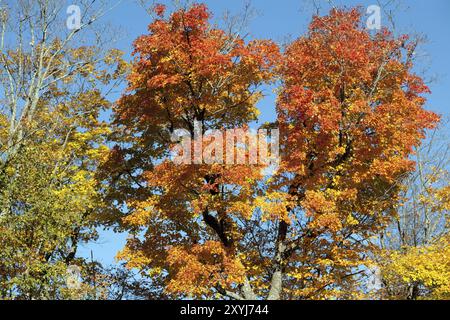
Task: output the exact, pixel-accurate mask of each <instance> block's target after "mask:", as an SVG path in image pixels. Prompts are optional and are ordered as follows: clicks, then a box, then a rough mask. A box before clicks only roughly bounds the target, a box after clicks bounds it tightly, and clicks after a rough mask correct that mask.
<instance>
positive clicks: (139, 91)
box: [0, 1, 450, 300]
mask: <svg viewBox="0 0 450 320" xmlns="http://www.w3.org/2000/svg"><path fill="white" fill-rule="evenodd" d="M30 3H32V1H31V2H30ZM55 3H56V2H55ZM55 3H54V2H52V1H44V2H42V1H39V2H37V3H36V5H34V6H33V5H28V2H26V1H24V2H22V1H21V2H18V4H17V6H16V7H13V6H12V7H13V8H15V10H16V15H17V16H20V17H22V16H23V19H22V20H21V21H19V22H18V24H17V26H15V24H14V23H12V22H14V20H11V18H10V17H12V16H13V15H8V14H6V13H8V12H9V11H8V10H10V9H9V8H8V10H7V9H3V7H1V8H0V28H1V30H0V31H1V32H0V38H1V39H0V40H2V41H0V89H1V90H2V93H1V94H0V98H1V99H0V103H1V105H0V204H1V205H0V243H1V244H2V247H1V248H0V299H66V298H77V299H124V298H144V299H158V298H159V299H195V298H196V299H233V300H234V299H235V300H263V299H268V300H278V299H293V300H306V299H353V298H383V299H384V298H386V299H427V298H438V299H448V298H449V297H450V269H449V265H450V261H449V257H450V252H449V249H448V248H449V243H450V242H449V239H450V238H449V232H448V230H449V222H450V221H449V220H448V211H449V210H450V196H449V194H450V188H449V183H448V180H449V176H450V174H449V171H448V169H447V167H448V165H449V164H450V163H449V162H446V161H445V159H447V158H448V155H445V156H443V157H442V159H437V158H436V159H434V161H425V160H424V159H423V158H422V152H423V151H422V149H421V148H422V147H423V141H427V140H426V139H427V137H429V136H428V132H430V130H435V129H436V127H437V125H438V123H439V122H440V117H439V116H438V115H437V114H435V113H434V112H432V111H429V110H428V109H427V108H426V97H427V95H428V94H430V93H431V91H430V89H429V88H428V87H427V85H426V84H425V82H424V80H423V79H422V77H421V76H419V75H418V74H416V73H415V70H416V69H415V67H416V63H415V52H416V50H417V46H418V41H417V39H413V38H410V37H408V36H407V35H402V36H397V35H395V34H394V33H393V32H391V31H389V30H388V29H387V28H383V29H381V30H378V31H370V30H368V29H367V28H366V26H365V23H364V18H363V13H362V11H361V10H360V9H359V8H354V9H352V8H350V9H339V8H333V9H332V10H331V11H330V12H329V14H328V15H325V16H319V15H315V16H313V17H312V21H311V23H310V24H309V27H308V29H307V31H306V32H305V33H304V34H303V35H302V36H300V37H298V38H296V39H294V40H292V41H290V42H288V43H287V44H285V46H283V47H281V46H279V45H278V44H276V43H275V42H274V41H272V40H265V39H249V37H248V36H244V34H245V33H243V32H241V30H238V29H236V25H234V24H233V22H234V23H236V21H237V20H236V19H231V20H229V21H228V22H230V24H229V25H228V24H226V23H224V22H221V23H213V22H212V21H214V20H213V18H214V17H213V15H212V13H211V12H210V10H209V9H208V8H207V6H206V5H204V4H195V3H194V4H191V5H186V6H184V7H182V6H176V8H175V9H174V10H173V11H171V12H169V10H168V8H166V6H164V5H160V4H158V5H155V6H154V7H153V11H152V12H151V13H150V15H151V16H152V20H151V22H150V24H149V26H148V30H147V32H146V33H145V34H143V35H141V36H140V37H138V38H137V39H136V40H135V41H134V43H133V45H132V48H133V51H132V55H133V58H132V61H131V62H129V63H128V62H125V61H124V60H123V58H122V52H120V51H119V50H116V49H110V48H108V49H106V48H103V47H102V45H101V44H100V42H99V43H98V44H97V45H93V46H87V45H83V44H81V43H83V42H82V41H81V40H80V42H77V41H78V40H75V39H77V36H78V35H80V34H82V33H83V32H84V30H85V28H88V27H90V26H91V25H92V24H94V22H95V21H96V20H97V18H98V16H97V13H99V12H101V11H98V12H97V11H95V10H94V11H95V12H94V13H93V16H92V17H91V20H89V17H88V16H89V15H88V14H87V13H86V15H85V16H84V18H83V19H84V20H83V21H84V22H83V23H84V24H83V25H82V26H80V29H77V30H71V31H70V30H69V32H68V33H67V34H64V33H63V32H55V33H49V32H50V29H51V28H50V27H48V26H51V25H52V24H53V23H54V22H55V21H57V18H58V17H59V16H58V14H59V13H58V12H62V11H58V10H56V9H55V8H56V5H55ZM51 4H52V5H55V6H54V7H52V6H51ZM97 5H98V4H94V3H92V6H91V7H89V8H88V9H91V10H92V9H95V8H97V7H96V6H97ZM5 8H6V7H5ZM29 10H31V11H29ZM7 11H8V12H7ZM11 12H12V11H11ZM29 12H33V14H31V13H29ZM24 13H26V14H24ZM43 26H45V27H43ZM16 27H17V28H16ZM10 28H11V29H10ZM41 29H42V30H41ZM11 30H12V31H11ZM18 30H19V31H21V32H19V33H18V32H17V31H18ZM25 31H26V32H27V33H26V32H25ZM59 31H60V30H59ZM14 32H16V33H17V34H20V35H21V34H22V33H24V34H25V33H26V34H27V35H26V36H23V37H22V36H18V37H16V38H14V37H15V36H13V35H15V34H16V33H14ZM5 34H7V35H8V37H11V39H9V38H8V41H6V42H5V41H3V36H4V35H5ZM93 35H95V37H96V39H97V41H100V39H101V38H102V36H104V35H103V34H102V33H101V32H100V33H99V32H96V33H94V34H93ZM93 35H90V36H88V37H87V39H88V41H90V40H91V39H92V36H93ZM14 41H15V42H14ZM10 43H12V46H11V48H9V47H8V46H9V44H10ZM14 46H15V47H14ZM121 81H124V83H125V88H121V93H120V96H119V98H118V99H117V96H116V97H114V99H112V98H111V97H112V92H113V90H114V89H117V88H118V87H119V86H120V84H121ZM269 88H274V92H273V93H274V94H275V95H276V102H275V105H273V106H272V107H273V110H274V111H275V117H273V122H271V123H269V122H267V123H263V124H260V123H259V122H258V121H259V120H260V119H259V118H260V117H259V116H260V110H259V108H258V106H260V104H259V102H260V101H262V99H263V97H264V94H263V93H267V91H268V90H269ZM122 89H124V90H122ZM112 100H114V101H112ZM105 111H106V112H105ZM107 114H108V115H109V114H110V115H111V119H110V121H108V120H106V116H107ZM258 126H259V127H258ZM250 128H252V129H254V128H256V129H260V130H266V131H267V130H269V129H272V130H279V131H277V132H279V136H277V137H278V138H277V139H273V137H268V136H264V137H263V141H264V142H268V143H267V144H266V147H267V148H268V149H270V150H269V151H270V152H268V154H267V158H270V160H269V159H261V158H262V157H263V156H264V150H263V149H264V148H263V146H262V145H261V144H257V146H256V148H255V149H252V147H255V145H256V144H255V145H252V146H251V144H252V143H253V142H254V140H252V139H253V138H254V136H252V133H249V132H250ZM227 130H228V131H227ZM226 131H227V132H232V133H234V134H235V135H236V136H235V137H233V138H232V141H231V142H232V145H231V147H230V146H229V145H224V144H223V141H222V142H220V143H219V140H220V139H221V138H223V139H226V138H227V137H228V136H227V134H226V133H225V132H226ZM180 132H183V133H184V136H181V135H180ZM240 135H242V136H240ZM243 136H244V137H243ZM186 137H187V138H190V139H188V140H187V141H188V142H187V143H186V144H185V145H184V146H185V147H186V146H187V147H186V148H187V149H188V150H189V152H188V157H192V159H188V160H192V161H183V162H181V163H180V162H176V161H174V158H176V156H179V155H180V153H181V151H182V150H180V148H178V147H179V146H180V142H181V143H184V142H185V141H186V140H183V139H184V138H186ZM270 138H272V139H270ZM266 140H267V141H266ZM252 141H253V142H252ZM259 142H261V140H260V141H259ZM226 143H229V141H228V140H227V141H226ZM277 148H278V152H276V151H277ZM431 149H432V148H431V147H430V148H428V149H427V151H425V153H428V154H430V152H431V151H430V150H431ZM438 149H439V148H438ZM449 150H450V149H449ZM184 151H186V149H185V150H184ZM198 152H200V155H201V156H203V159H198V158H196V156H194V154H197V153H198ZM449 152H450V151H449ZM207 153H209V156H214V157H213V158H214V160H215V161H209V160H211V158H208V157H206V156H205V154H207ZM278 154H279V157H277V155H278ZM231 155H232V156H231ZM241 156H242V158H240V157H241ZM252 156H257V157H256V158H258V159H259V161H257V162H255V163H253V162H251V161H250V159H251V158H252ZM229 158H230V159H232V160H233V161H224V160H225V159H227V160H228V159H229ZM274 158H276V159H274ZM238 159H241V160H242V159H243V160H244V161H239V160H238ZM234 160H236V161H234ZM261 160H262V161H261ZM265 160H266V161H265ZM267 160H269V161H267ZM273 160H277V161H273ZM99 227H102V228H110V229H113V230H114V231H120V232H124V233H127V235H128V237H127V240H126V244H125V246H124V247H123V248H122V249H121V250H120V251H119V252H118V253H117V256H116V258H117V261H118V262H119V263H120V264H121V265H122V264H123V266H124V267H123V268H121V267H120V266H119V267H117V268H108V267H104V266H102V265H101V264H100V263H99V262H98V261H95V260H94V257H93V254H92V253H91V258H90V259H87V258H86V257H81V256H79V248H80V247H81V246H82V245H83V244H86V243H89V242H91V241H93V240H96V239H97V238H98V231H99ZM74 267H76V268H79V270H80V274H78V275H77V277H78V278H77V279H75V282H76V284H77V286H75V287H74V286H72V283H69V281H68V278H67V273H68V272H69V271H71V270H73V268H74ZM77 270H78V269H77ZM370 270H376V271H377V272H378V273H377V274H378V280H379V281H380V283H381V286H380V287H379V288H370V285H368V280H367V275H368V272H369V271H370ZM69 280H70V279H69ZM72 280H73V279H72ZM77 281H79V282H77Z"/></svg>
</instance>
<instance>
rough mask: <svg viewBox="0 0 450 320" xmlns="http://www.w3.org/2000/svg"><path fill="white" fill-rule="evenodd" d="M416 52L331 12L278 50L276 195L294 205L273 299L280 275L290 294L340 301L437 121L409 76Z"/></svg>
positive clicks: (281, 230) (349, 14)
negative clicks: (287, 197)
mask: <svg viewBox="0 0 450 320" xmlns="http://www.w3.org/2000/svg"><path fill="white" fill-rule="evenodd" d="M415 46H416V43H415V42H414V41H413V42H409V41H408V38H407V36H402V37H400V38H398V39H397V38H395V37H393V36H392V35H391V34H390V32H389V31H388V30H387V29H383V30H381V31H380V32H379V33H376V34H375V35H373V36H371V34H370V33H369V31H368V30H366V29H364V26H363V25H362V22H361V14H360V12H359V11H358V10H357V9H352V10H349V11H346V10H340V9H333V10H332V11H331V13H330V15H328V16H325V17H315V18H314V19H313V21H312V23H311V25H310V27H309V32H308V34H307V35H306V36H305V37H301V38H299V39H298V40H296V41H294V42H293V43H292V44H290V45H289V46H288V48H287V49H286V54H285V59H284V60H285V62H284V65H283V67H282V78H283V85H282V89H281V92H280V96H279V101H278V114H279V117H278V122H279V125H280V130H281V132H282V133H283V135H282V146H283V147H282V148H284V151H285V152H284V159H283V161H282V167H281V174H280V175H279V176H278V181H276V183H275V186H276V189H275V190H279V189H280V188H282V190H284V191H285V192H287V193H288V194H289V195H291V196H292V197H293V200H294V203H295V205H294V206H292V207H289V208H287V210H286V213H285V217H284V219H283V220H282V221H280V223H279V226H278V241H277V244H276V248H277V250H276V257H278V262H277V264H276V265H275V268H276V269H275V270H276V271H275V272H274V273H273V276H272V283H273V284H272V288H277V287H278V288H277V289H274V290H272V293H273V297H277V298H278V297H280V291H281V283H282V282H281V279H282V278H281V276H282V275H284V277H285V282H288V283H289V281H292V282H293V285H292V287H290V288H289V287H288V288H287V289H288V290H287V291H288V292H289V291H291V292H292V294H293V295H294V296H297V297H298V296H300V297H321V298H323V297H330V296H331V297H335V296H336V295H337V296H339V290H340V289H345V287H346V286H348V285H350V286H351V283H349V282H351V281H352V280H353V279H354V277H353V276H352V275H354V274H355V273H357V272H358V270H360V267H361V265H363V264H364V260H366V259H367V253H368V252H369V250H370V248H371V247H372V246H373V241H371V237H373V236H374V235H376V234H377V233H378V232H379V231H380V230H383V228H385V227H386V224H387V223H388V222H389V220H390V219H391V218H392V216H393V214H394V209H395V204H396V199H397V197H398V191H399V183H398V181H399V179H401V178H402V177H403V176H405V175H406V174H407V173H408V172H411V171H412V170H413V164H414V163H413V161H411V160H410V159H409V155H410V154H411V153H412V148H413V147H415V146H418V145H419V144H420V140H421V139H422V138H423V137H424V135H425V131H424V130H425V129H427V128H432V127H433V126H434V125H435V124H436V122H437V121H438V117H437V116H436V115H435V114H434V113H432V112H429V111H426V110H425V109H424V108H423V106H424V103H425V99H424V97H423V94H424V93H427V92H429V90H428V88H427V87H426V86H425V85H424V84H423V81H422V80H421V79H420V77H418V76H417V75H415V74H414V73H413V72H412V71H411V68H412V67H413V63H412V56H413V52H414V50H415ZM290 261H292V262H291V263H289V262H290ZM275 284H276V285H275ZM274 285H275V287H274ZM285 292H286V291H285ZM344 293H345V290H344Z"/></svg>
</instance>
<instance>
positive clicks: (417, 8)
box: [71, 0, 450, 263]
mask: <svg viewBox="0 0 450 320" xmlns="http://www.w3.org/2000/svg"><path fill="white" fill-rule="evenodd" d="M71 2H72V3H74V4H75V3H76V1H71ZM113 2H115V0H111V3H113ZM147 2H148V3H149V4H151V3H152V1H147ZM200 2H205V3H206V4H207V5H208V6H209V8H210V10H211V11H212V12H213V14H214V18H213V19H214V21H219V20H220V18H221V16H222V14H223V12H224V11H225V10H228V11H230V12H231V13H235V14H236V13H239V11H240V9H241V8H242V7H243V5H244V2H245V1H244V0H229V1H222V0H209V1H200ZM309 2H310V1H307V0H306V1H304V0H277V1H272V0H253V1H252V6H253V8H254V9H255V11H256V13H257V14H256V15H255V16H254V17H253V19H252V20H251V21H250V23H249V26H248V31H249V37H250V38H271V39H272V40H274V41H276V42H278V43H280V44H281V43H283V42H285V40H286V39H287V38H289V37H290V38H292V39H295V38H296V37H298V36H300V35H302V34H303V33H304V32H305V30H306V28H307V26H308V23H309V21H310V19H311V15H312V6H311V5H310V4H309ZM318 2H319V3H320V4H321V5H322V7H323V12H325V11H326V8H329V7H328V6H327V2H326V1H324V0H322V1H320V0H318ZM382 2H387V1H386V0H385V1H382ZM159 3H163V4H167V5H168V6H169V7H170V4H171V1H170V0H169V1H167V0H161V1H159ZM376 3H377V1H376V0H371V1H334V4H335V5H344V6H348V7H350V6H362V8H367V7H368V6H369V5H373V4H376ZM393 13H394V15H395V22H396V28H397V31H398V32H402V33H420V34H424V35H426V36H427V38H428V42H427V43H426V44H425V45H423V47H422V48H421V50H420V51H419V52H418V55H419V56H420V59H419V61H418V68H417V70H418V71H421V70H422V69H425V70H426V72H425V75H426V78H435V79H436V80H434V81H433V82H432V83H430V84H429V85H430V88H431V90H432V95H431V96H429V97H428V98H429V99H428V105H427V108H428V109H431V110H433V111H435V112H438V113H440V114H442V115H443V116H444V117H449V116H450V59H449V55H450V17H449V16H450V1H449V0H428V1H427V0H414V1H412V0H409V1H408V0H404V1H403V2H402V3H401V5H400V7H399V9H398V10H395V11H394V12H393ZM149 19H150V17H149V16H148V15H147V13H146V12H145V11H144V10H143V9H142V7H141V6H140V5H139V4H137V2H136V1H135V0H123V1H122V3H121V4H120V5H119V6H118V7H116V8H115V9H114V10H113V11H111V12H110V13H109V14H108V16H106V17H104V18H103V21H105V22H106V21H108V22H109V23H112V24H113V25H115V26H120V27H121V28H122V30H123V32H124V36H123V37H121V38H120V39H119V40H118V42H117V44H116V45H115V47H117V48H119V49H121V50H123V51H124V52H125V53H126V54H127V57H130V53H131V50H132V49H131V44H132V42H133V40H134V39H135V38H136V37H138V36H139V35H141V34H144V33H146V32H147V25H148V24H149V23H150V20H149ZM382 24H383V25H387V24H388V21H387V18H386V16H385V15H382ZM265 92H266V94H267V96H266V97H265V98H264V99H263V101H261V103H260V104H259V107H260V109H261V111H262V114H261V121H269V120H273V119H274V115H275V113H274V101H275V96H274V94H273V93H272V92H271V88H267V89H266V90H265ZM115 98H116V97H111V99H115ZM125 239H126V236H125V235H123V234H121V235H119V234H115V233H113V232H112V231H102V232H101V233H100V239H99V241H97V242H96V243H92V244H89V245H86V246H83V247H81V248H80V251H79V254H80V255H82V256H89V255H90V250H92V251H93V254H94V258H96V259H98V260H100V261H101V262H103V263H112V262H113V261H114V256H115V254H116V252H117V251H118V250H120V249H121V248H122V247H123V245H124V243H125Z"/></svg>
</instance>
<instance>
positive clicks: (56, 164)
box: [0, 1, 126, 299]
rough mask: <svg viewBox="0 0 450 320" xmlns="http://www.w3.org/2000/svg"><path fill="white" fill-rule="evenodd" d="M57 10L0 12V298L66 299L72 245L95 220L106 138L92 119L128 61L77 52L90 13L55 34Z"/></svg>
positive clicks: (45, 5)
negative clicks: (98, 172) (72, 27)
mask: <svg viewBox="0 0 450 320" xmlns="http://www.w3.org/2000/svg"><path fill="white" fill-rule="evenodd" d="M62 8H65V6H64V5H63V3H62V2H59V1H38V2H36V1H18V2H17V3H15V4H12V5H10V7H8V8H6V7H5V8H3V7H2V8H1V9H2V15H1V18H2V20H1V24H0V26H1V29H0V30H1V45H0V65H1V67H0V88H1V89H2V95H1V98H2V100H1V112H0V123H1V124H0V152H1V158H0V200H1V204H0V205H1V212H0V230H1V232H0V241H1V243H2V247H1V248H0V257H1V258H0V295H1V298H4V299H49V298H53V299H55V298H62V297H67V295H68V294H70V292H69V291H70V290H68V291H67V290H66V292H63V291H64V289H67V285H66V280H67V274H66V272H67V268H68V266H69V265H71V264H74V265H80V267H83V265H84V264H85V262H84V261H83V259H79V258H77V257H76V253H77V248H78V246H79V244H80V243H84V242H87V241H89V240H90V239H95V237H96V231H95V226H96V225H97V222H96V220H95V219H94V214H95V212H96V211H97V209H98V207H100V206H101V205H102V199H101V198H100V193H99V185H98V182H97V180H96V178H95V171H96V168H97V167H98V165H99V164H100V163H101V162H102V161H103V160H104V157H105V155H106V152H107V150H108V148H107V146H106V136H107V133H108V132H109V128H108V126H107V125H106V123H104V122H103V121H100V120H99V116H100V113H101V112H102V110H104V109H105V108H107V107H108V106H109V101H108V100H107V99H106V98H105V95H106V93H107V90H109V89H108V87H109V86H114V84H115V83H116V82H117V81H120V79H121V77H122V75H123V74H124V72H125V71H126V64H125V63H124V62H123V61H122V60H121V53H120V52H119V51H117V50H111V51H109V50H107V51H104V50H103V49H100V48H98V47H96V46H85V45H82V39H83V38H82V37H81V34H83V32H84V29H85V28H86V27H87V25H90V24H92V23H93V22H94V21H95V18H94V17H90V12H89V10H93V9H94V7H87V8H88V9H87V11H86V12H83V16H84V17H85V19H87V21H84V22H83V24H82V25H81V26H80V29H77V30H72V31H70V30H68V34H66V35H65V34H64V32H54V30H65V29H62V28H61V26H65V21H64V19H63V18H64V17H65V16H64V15H61V9H62ZM96 9H98V8H96ZM64 13H65V11H64ZM18 17H20V19H19V18H18ZM15 21H19V23H18V24H15V23H14V22H15ZM58 23H60V25H59V24H58ZM78 36H79V37H78ZM74 40H77V41H80V43H79V44H81V45H79V46H76V45H75V43H74V42H73V41H74ZM103 89H104V90H105V92H103V91H102V90H103Z"/></svg>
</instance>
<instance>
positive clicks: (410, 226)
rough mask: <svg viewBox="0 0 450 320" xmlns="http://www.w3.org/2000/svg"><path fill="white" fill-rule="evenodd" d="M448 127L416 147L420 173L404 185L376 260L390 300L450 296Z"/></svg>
mask: <svg viewBox="0 0 450 320" xmlns="http://www.w3.org/2000/svg"><path fill="white" fill-rule="evenodd" d="M445 129H446V127H445V126H442V127H440V128H439V130H438V129H436V130H434V131H433V132H431V134H430V137H429V138H428V140H427V143H426V144H423V145H422V146H421V147H420V148H417V150H416V152H415V154H414V159H415V160H416V169H415V171H414V173H412V174H411V175H409V176H408V177H407V179H404V180H403V181H402V192H401V198H400V203H399V206H398V208H397V214H396V216H395V217H394V220H393V222H392V224H391V225H390V226H389V227H388V228H387V229H386V230H385V231H384V232H383V233H382V234H381V235H380V240H379V243H380V247H381V252H380V253H379V254H378V255H377V256H376V257H375V260H376V261H377V264H378V268H379V269H380V279H381V281H382V287H381V288H380V290H379V292H378V296H379V297H381V298H385V299H430V298H433V299H447V298H448V297H449V293H450V291H449V288H450V287H449V281H448V279H449V271H450V269H449V260H448V257H449V253H448V249H447V248H448V245H449V216H448V213H449V209H450V187H449V185H450V183H449V181H450V176H449V171H448V170H449V162H448V161H449V144H448V138H447V137H446V135H445Z"/></svg>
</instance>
